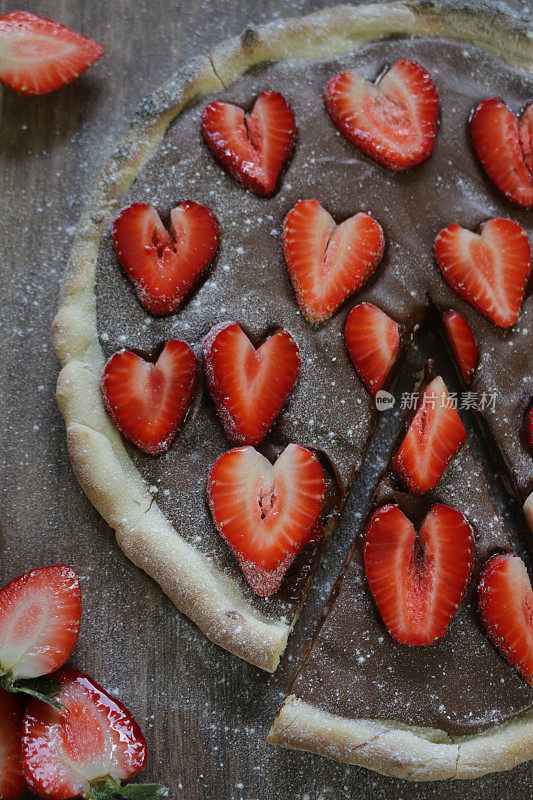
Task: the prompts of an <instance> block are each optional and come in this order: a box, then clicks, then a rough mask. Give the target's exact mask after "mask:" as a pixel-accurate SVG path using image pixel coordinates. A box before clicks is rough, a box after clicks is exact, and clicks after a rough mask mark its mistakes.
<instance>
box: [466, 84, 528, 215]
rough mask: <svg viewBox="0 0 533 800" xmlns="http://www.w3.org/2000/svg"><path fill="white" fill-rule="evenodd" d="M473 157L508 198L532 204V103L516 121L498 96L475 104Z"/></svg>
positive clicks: (471, 128)
mask: <svg viewBox="0 0 533 800" xmlns="http://www.w3.org/2000/svg"><path fill="white" fill-rule="evenodd" d="M470 135H471V137H472V144H473V145H474V149H475V151H476V153H477V157H478V158H479V160H480V161H481V164H482V165H483V169H484V170H485V172H486V173H487V175H488V176H489V178H490V179H491V181H492V182H493V183H494V184H495V186H496V187H497V188H498V189H499V190H500V192H502V194H504V195H505V196H506V197H507V198H508V199H509V200H512V201H513V202H514V203H518V205H521V206H524V207H525V208H530V207H531V206H533V145H532V142H533V104H532V103H530V104H529V105H528V106H527V108H526V109H525V111H524V113H523V114H522V118H521V120H520V122H519V121H518V119H517V118H516V117H515V115H514V114H513V112H512V111H511V110H510V109H509V108H508V107H507V106H506V105H505V103H504V102H503V100H500V99H499V98H498V97H489V98H488V99H487V100H483V102H482V103H480V104H479V105H478V107H477V108H476V110H475V111H474V113H473V114H472V119H471V120H470Z"/></svg>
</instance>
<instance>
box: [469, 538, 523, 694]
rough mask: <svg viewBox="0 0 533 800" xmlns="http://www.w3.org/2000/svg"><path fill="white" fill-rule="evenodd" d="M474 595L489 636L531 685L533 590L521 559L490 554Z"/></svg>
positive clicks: (506, 554)
mask: <svg viewBox="0 0 533 800" xmlns="http://www.w3.org/2000/svg"><path fill="white" fill-rule="evenodd" d="M477 597H478V606H479V613H480V614H481V621H482V622H483V626H484V628H485V630H486V632H487V634H488V637H489V639H490V640H491V641H492V642H493V644H494V645H496V647H497V648H498V650H499V651H500V653H501V654H502V655H503V656H504V657H505V658H506V659H507V661H509V662H510V663H511V664H512V665H513V667H515V668H516V669H517V670H518V672H519V673H520V674H521V675H522V676H523V677H524V678H525V679H526V681H527V682H528V683H529V684H530V686H533V590H532V589H531V582H530V580H529V576H528V574H527V570H526V566H525V564H524V562H523V561H522V559H521V558H518V556H513V555H511V554H510V553H505V554H504V555H497V556H493V557H492V558H490V559H489V560H488V561H487V563H486V564H485V566H484V568H483V572H482V573H481V575H480V578H479V584H478V589H477Z"/></svg>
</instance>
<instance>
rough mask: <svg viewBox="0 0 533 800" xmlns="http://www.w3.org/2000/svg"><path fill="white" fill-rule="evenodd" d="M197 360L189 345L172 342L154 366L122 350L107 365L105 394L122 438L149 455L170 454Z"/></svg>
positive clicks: (107, 404)
mask: <svg viewBox="0 0 533 800" xmlns="http://www.w3.org/2000/svg"><path fill="white" fill-rule="evenodd" d="M195 384H196V359H195V357H194V353H193V351H192V350H191V348H190V347H189V345H188V344H186V343H185V342H182V341H180V340H179V339H169V341H168V342H167V343H166V344H165V347H164V348H163V351H162V352H161V355H160V356H159V358H158V359H157V361H156V363H155V364H152V363H151V362H149V361H145V360H144V358H141V356H138V355H137V354H136V353H132V352H131V350H119V352H118V353H115V354H114V355H113V356H111V358H110V359H109V361H108V362H107V364H106V365H105V369H104V374H103V376H102V392H103V395H104V400H105V404H106V407H107V410H108V411H109V413H110V414H111V417H112V418H113V422H114V423H115V425H116V426H117V428H118V429H119V430H120V431H122V433H123V434H124V436H126V438H127V439H129V440H130V442H133V444H135V445H137V447H139V448H140V449H141V450H143V451H144V452H145V453H150V454H151V455H157V454H158V453H163V452H164V451H165V450H168V448H169V447H170V445H171V444H172V441H173V439H174V437H175V435H176V432H177V430H178V428H179V426H180V425H181V423H182V422H183V418H184V416H185V414H186V412H187V409H188V408H189V405H190V404H191V400H192V397H193V393H194V387H195Z"/></svg>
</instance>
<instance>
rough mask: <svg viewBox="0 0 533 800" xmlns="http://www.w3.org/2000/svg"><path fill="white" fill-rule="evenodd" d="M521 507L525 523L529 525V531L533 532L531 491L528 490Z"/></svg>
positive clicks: (532, 494) (532, 496)
mask: <svg viewBox="0 0 533 800" xmlns="http://www.w3.org/2000/svg"><path fill="white" fill-rule="evenodd" d="M523 509H524V516H525V518H526V521H527V524H528V525H529V528H530V530H531V533H533V492H530V494H529V495H528V497H527V498H526V501H525V503H524V506H523Z"/></svg>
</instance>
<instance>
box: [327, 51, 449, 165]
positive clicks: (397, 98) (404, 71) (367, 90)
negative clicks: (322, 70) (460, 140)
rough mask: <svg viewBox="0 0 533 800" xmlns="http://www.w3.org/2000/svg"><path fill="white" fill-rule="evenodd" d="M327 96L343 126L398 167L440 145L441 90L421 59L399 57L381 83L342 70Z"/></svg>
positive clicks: (371, 152)
mask: <svg viewBox="0 0 533 800" xmlns="http://www.w3.org/2000/svg"><path fill="white" fill-rule="evenodd" d="M325 102H326V108H327V110H328V113H329V115H330V117H331V119H332V120H333V122H334V123H335V125H336V126H337V128H338V129H339V130H340V132H341V133H342V134H343V135H344V136H346V138H347V139H348V140H349V141H350V142H352V144H354V145H355V146H356V147H357V148H358V149H359V150H361V152H362V153H364V154H365V155H367V156H369V157H370V158H373V159H374V160H375V161H377V162H379V163H380V164H383V166H385V167H388V168H389V169H391V170H393V171H394V172H401V171H403V170H406V169H409V168H410V167H414V166H416V165H417V164H420V163H421V162H422V161H425V160H426V158H428V156H429V155H430V154H431V152H432V150H433V147H434V146H435V138H436V136H437V120H438V115H439V93H438V92H437V87H436V86H435V84H434V82H433V79H432V77H431V75H430V74H429V72H427V70H425V69H424V68H423V67H421V66H420V64H418V63H417V62H416V61H407V60H406V59H402V60H400V61H397V62H396V63H395V64H393V65H392V67H390V69H388V70H387V71H386V72H385V73H382V75H381V77H380V78H379V79H378V81H377V83H376V84H374V83H370V82H369V81H367V80H365V78H362V77H361V76H360V75H358V74H357V73H356V72H353V71H352V70H349V71H348V72H341V73H339V74H338V75H335V77H334V78H332V80H331V81H330V82H329V83H328V86H327V88H326V92H325Z"/></svg>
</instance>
